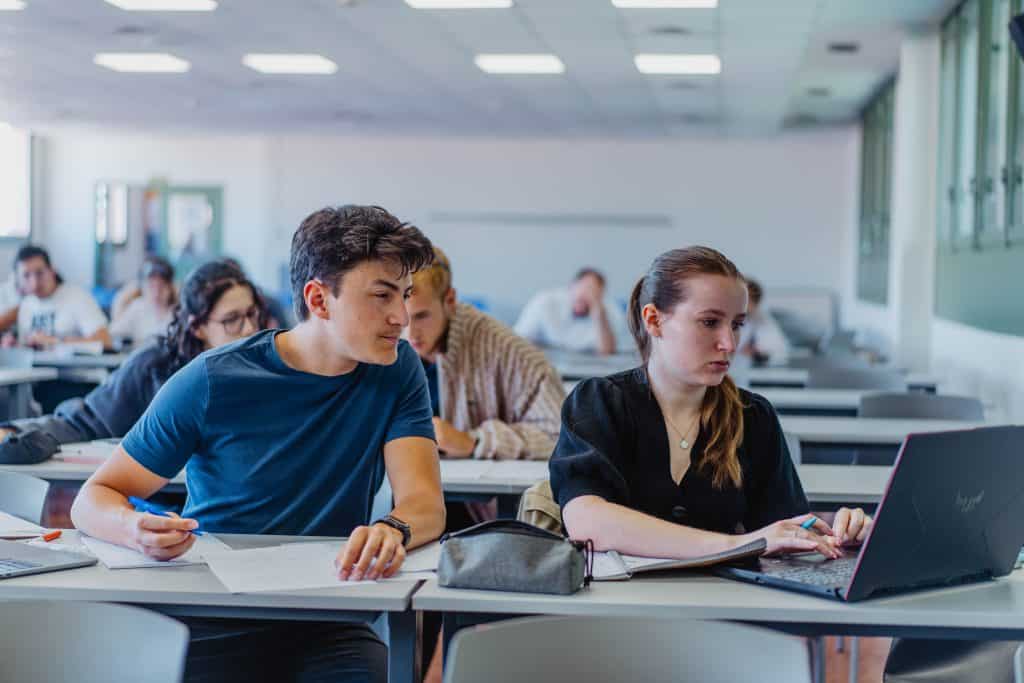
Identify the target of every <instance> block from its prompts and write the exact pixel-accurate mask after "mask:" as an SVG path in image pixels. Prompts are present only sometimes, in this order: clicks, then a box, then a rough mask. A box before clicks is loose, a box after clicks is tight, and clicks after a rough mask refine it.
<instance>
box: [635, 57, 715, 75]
mask: <svg viewBox="0 0 1024 683" xmlns="http://www.w3.org/2000/svg"><path fill="white" fill-rule="evenodd" d="M633 63H634V64H636V68H637V69H638V70H639V71H640V73H642V74H673V75H679V74H698V75H713V74H717V73H720V72H721V71H722V60H720V59H719V58H718V55H680V54H665V55H652V54H645V55H637V56H636V57H634V58H633Z"/></svg>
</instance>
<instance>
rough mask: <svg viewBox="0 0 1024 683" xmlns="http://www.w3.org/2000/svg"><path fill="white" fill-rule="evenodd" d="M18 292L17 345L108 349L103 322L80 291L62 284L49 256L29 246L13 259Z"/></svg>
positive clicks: (106, 332) (98, 310)
mask: <svg viewBox="0 0 1024 683" xmlns="http://www.w3.org/2000/svg"><path fill="white" fill-rule="evenodd" d="M14 270H15V274H16V276H17V282H18V288H19V289H20V290H21V292H22V293H23V294H24V295H25V298H24V299H22V301H21V305H20V306H19V307H18V342H19V343H20V344H22V345H25V346H32V347H34V348H46V347H50V346H53V345H54V344H57V343H60V342H88V341H98V342H102V343H103V346H104V348H109V347H110V346H111V341H110V333H109V332H108V331H107V318H106V316H104V315H103V311H101V310H100V307H99V306H98V305H97V304H96V301H95V300H93V298H92V297H91V296H90V295H89V293H88V292H86V291H85V290H84V289H82V288H80V287H76V286H75V285H69V284H65V283H64V281H63V279H62V278H61V277H60V276H59V275H58V274H57V273H56V271H54V269H53V266H52V265H51V264H50V255H49V254H48V253H47V252H46V250H45V249H43V248H42V247H37V246H34V245H31V244H28V245H25V246H23V247H22V248H21V249H19V250H18V253H17V255H16V256H15V258H14Z"/></svg>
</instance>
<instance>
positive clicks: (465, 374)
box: [437, 304, 565, 460]
mask: <svg viewBox="0 0 1024 683" xmlns="http://www.w3.org/2000/svg"><path fill="white" fill-rule="evenodd" d="M437 370H438V393H439V394H440V403H441V418H442V419H444V420H447V421H449V422H451V423H452V424H453V425H454V426H455V428H456V429H460V430H462V431H466V432H469V433H470V435H471V436H473V438H475V439H478V441H477V445H476V449H475V450H474V451H473V457H474V458H482V459H502V460H504V459H519V458H525V459H529V460H546V459H547V458H548V457H550V456H551V451H552V450H554V447H555V441H556V440H557V439H558V432H559V428H560V426H561V410H562V401H563V400H565V390H564V389H563V388H562V381H561V379H560V378H559V376H558V373H557V372H556V371H555V369H554V368H553V367H551V364H550V363H549V362H548V360H547V358H546V357H545V356H544V354H543V353H542V352H541V351H540V350H539V349H537V348H536V347H534V346H533V345H531V344H530V343H529V342H528V341H526V340H525V339H523V338H522V337H519V336H518V335H516V333H515V332H513V331H512V330H511V328H509V327H506V326H505V325H503V324H502V323H500V322H498V321H497V320H495V319H494V318H492V317H491V316H489V315H487V314H486V313H482V312H481V311H478V310H477V309H475V308H473V307H472V306H470V305H468V304H458V305H457V306H456V309H455V315H454V316H452V319H451V321H450V322H449V326H448V338H447V342H446V345H445V350H444V353H443V354H442V355H441V356H440V357H439V358H438V361H437Z"/></svg>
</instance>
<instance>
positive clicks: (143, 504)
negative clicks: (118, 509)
mask: <svg viewBox="0 0 1024 683" xmlns="http://www.w3.org/2000/svg"><path fill="white" fill-rule="evenodd" d="M128 502H129V503H131V506H132V507H133V508H135V510H136V512H148V513H149V514H151V515H160V516H161V517H170V516H171V513H170V512H168V511H167V510H164V509H163V508H162V507H160V506H159V505H156V504H155V503H150V502H149V501H148V500H143V499H141V498H137V497H135V496H128ZM192 533H193V534H195V535H196V536H202V535H203V532H202V531H200V530H199V529H193V530H192Z"/></svg>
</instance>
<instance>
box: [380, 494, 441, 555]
mask: <svg viewBox="0 0 1024 683" xmlns="http://www.w3.org/2000/svg"><path fill="white" fill-rule="evenodd" d="M432 498H434V496H422V497H419V499H418V500H416V499H414V500H411V501H407V502H403V503H402V504H400V505H396V506H395V508H394V510H392V511H391V514H392V515H393V516H395V517H397V518H398V519H400V520H402V521H403V522H405V523H406V524H408V525H409V529H410V530H411V531H412V538H411V539H410V540H409V546H408V547H409V548H415V547H417V546H421V545H423V544H425V543H430V542H431V541H433V540H435V539H437V538H438V537H439V536H440V535H441V534H442V533H443V532H444V523H445V508H444V498H443V497H442V496H440V495H439V496H437V500H436V501H433V500H430V499H432ZM425 499H426V500H425Z"/></svg>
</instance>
